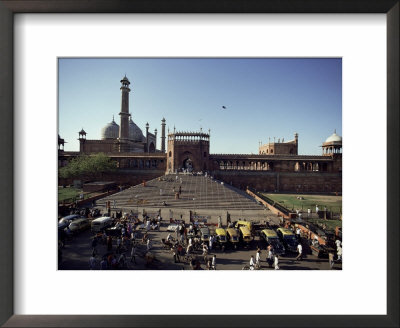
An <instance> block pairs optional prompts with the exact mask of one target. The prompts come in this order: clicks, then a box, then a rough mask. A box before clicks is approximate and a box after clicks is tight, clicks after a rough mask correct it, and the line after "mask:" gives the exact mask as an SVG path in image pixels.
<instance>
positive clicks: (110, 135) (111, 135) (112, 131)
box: [101, 117, 119, 139]
mask: <svg viewBox="0 0 400 328" xmlns="http://www.w3.org/2000/svg"><path fill="white" fill-rule="evenodd" d="M118 136H119V125H118V124H117V123H115V121H114V117H113V120H112V122H110V123H108V124H107V125H106V126H105V127H104V128H102V129H101V139H117V138H118Z"/></svg>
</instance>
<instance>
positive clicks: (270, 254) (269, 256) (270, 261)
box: [267, 247, 274, 268]
mask: <svg viewBox="0 0 400 328" xmlns="http://www.w3.org/2000/svg"><path fill="white" fill-rule="evenodd" d="M267 252H268V254H267V263H268V265H269V267H270V268H272V264H273V263H274V253H273V252H272V247H270V248H269V249H268V250H267Z"/></svg>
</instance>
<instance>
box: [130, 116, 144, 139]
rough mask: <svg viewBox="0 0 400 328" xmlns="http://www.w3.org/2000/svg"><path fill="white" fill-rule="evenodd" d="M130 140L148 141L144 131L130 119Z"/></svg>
mask: <svg viewBox="0 0 400 328" xmlns="http://www.w3.org/2000/svg"><path fill="white" fill-rule="evenodd" d="M129 139H130V140H133V141H136V142H144V141H146V138H145V137H144V135H143V132H142V130H141V129H140V128H139V127H138V126H137V125H136V124H135V122H133V121H132V118H129Z"/></svg>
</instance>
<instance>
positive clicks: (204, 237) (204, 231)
mask: <svg viewBox="0 0 400 328" xmlns="http://www.w3.org/2000/svg"><path fill="white" fill-rule="evenodd" d="M200 239H201V241H202V242H206V243H208V242H209V240H210V229H208V228H207V227H203V228H200Z"/></svg>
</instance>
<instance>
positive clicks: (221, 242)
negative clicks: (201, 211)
mask: <svg viewBox="0 0 400 328" xmlns="http://www.w3.org/2000/svg"><path fill="white" fill-rule="evenodd" d="M215 234H216V235H217V244H218V246H219V247H220V249H221V251H225V248H226V244H227V242H228V240H227V235H226V231H225V229H223V228H217V229H215Z"/></svg>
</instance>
